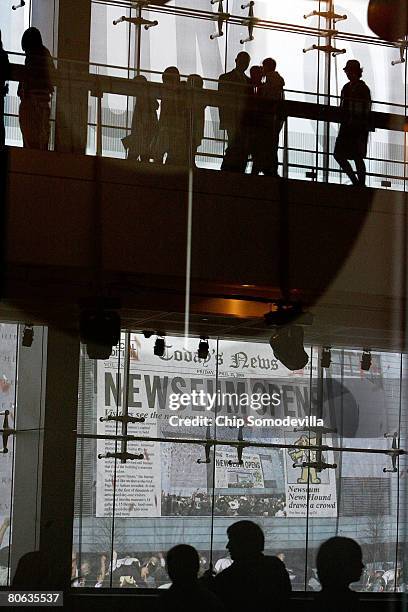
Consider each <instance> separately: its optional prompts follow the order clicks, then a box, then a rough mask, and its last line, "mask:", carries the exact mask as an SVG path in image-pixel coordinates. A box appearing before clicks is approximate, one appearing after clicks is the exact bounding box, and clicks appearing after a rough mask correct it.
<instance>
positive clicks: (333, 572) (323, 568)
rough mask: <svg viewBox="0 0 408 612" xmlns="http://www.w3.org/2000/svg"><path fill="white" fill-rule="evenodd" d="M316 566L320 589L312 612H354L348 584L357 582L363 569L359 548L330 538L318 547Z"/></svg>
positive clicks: (352, 593)
mask: <svg viewBox="0 0 408 612" xmlns="http://www.w3.org/2000/svg"><path fill="white" fill-rule="evenodd" d="M316 566H317V575H318V577H319V580H320V584H321V585H322V590H321V591H320V592H319V593H317V594H316V597H315V604H316V605H315V609H316V610H317V611H318V612H326V610H329V609H330V611H331V612H344V611H345V610H347V612H357V610H358V609H359V600H358V594H357V593H356V592H355V591H351V590H350V588H349V585H350V583H352V582H357V581H358V580H359V579H360V576H361V572H362V570H363V568H364V564H363V560H362V551H361V547H360V545H359V544H358V543H357V542H356V541H355V540H352V539H351V538H343V537H339V536H337V537H334V538H330V539H329V540H327V541H326V542H323V544H322V545H321V546H320V548H319V551H318V553H317V558H316Z"/></svg>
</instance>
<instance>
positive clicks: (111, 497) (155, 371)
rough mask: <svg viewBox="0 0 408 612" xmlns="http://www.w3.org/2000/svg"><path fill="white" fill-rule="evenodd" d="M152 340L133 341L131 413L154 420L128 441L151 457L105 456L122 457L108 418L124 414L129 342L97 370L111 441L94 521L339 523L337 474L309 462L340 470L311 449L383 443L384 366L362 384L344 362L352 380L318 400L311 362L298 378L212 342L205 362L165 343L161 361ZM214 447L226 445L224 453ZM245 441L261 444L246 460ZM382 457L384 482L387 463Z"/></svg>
mask: <svg viewBox="0 0 408 612" xmlns="http://www.w3.org/2000/svg"><path fill="white" fill-rule="evenodd" d="M154 341H155V338H145V337H144V336H143V335H142V334H132V335H131V351H130V369H129V381H128V387H129V393H128V410H129V415H131V416H136V417H142V418H144V419H145V421H144V423H130V424H129V425H128V434H129V435H134V436H138V437H142V438H146V440H141V441H137V442H136V441H130V442H128V444H127V452H128V453H132V454H137V455H139V454H140V455H143V459H138V460H130V461H127V462H126V463H124V462H121V461H120V460H119V459H117V460H115V459H112V458H104V457H103V456H104V455H106V453H112V452H121V450H123V448H122V443H121V441H120V440H119V441H115V439H114V435H115V434H120V433H121V427H122V425H121V424H118V423H116V422H114V421H101V420H100V419H101V417H103V418H106V417H108V416H109V415H120V414H122V404H123V384H124V370H123V367H124V366H123V364H124V343H123V342H122V343H121V346H120V347H118V348H117V349H116V350H115V351H114V354H113V355H112V357H111V358H110V359H109V360H107V361H99V362H97V402H96V403H97V416H98V430H97V433H98V434H99V435H101V436H105V435H109V436H112V439H108V440H104V439H99V440H98V449H97V450H98V455H100V456H102V458H100V459H98V463H97V479H96V516H98V517H110V516H112V514H113V511H114V514H115V516H116V517H145V518H147V517H160V516H169V515H179V514H180V515H183V514H188V515H201V516H202V515H209V514H211V509H212V507H214V513H215V514H216V515H219V516H222V515H226V516H231V515H232V516H234V515H245V514H248V515H249V514H251V513H256V512H259V509H260V508H261V510H262V514H263V515H264V516H276V517H305V516H306V515H307V513H309V516H312V517H336V516H337V512H338V507H337V496H336V469H335V468H328V469H323V470H319V467H318V465H317V466H315V467H313V466H312V467H311V466H310V465H309V466H305V465H304V464H305V463H306V464H307V463H309V464H313V463H316V461H318V460H320V462H322V463H324V464H329V465H334V464H335V457H334V453H333V452H332V451H324V452H323V453H321V455H320V457H319V456H318V454H317V452H316V451H315V450H308V449H307V446H312V447H313V446H314V445H316V444H317V443H318V437H317V436H318V435H321V443H322V444H323V445H325V446H336V441H337V443H338V442H339V440H340V439H341V440H342V441H343V443H344V444H347V445H349V446H360V445H361V444H362V443H363V444H364V445H367V443H368V444H369V442H368V440H367V439H369V438H375V439H376V445H377V444H378V439H380V438H382V439H383V438H384V432H385V431H386V430H387V427H388V426H387V418H388V417H387V410H386V404H387V402H386V393H385V390H384V385H383V383H382V372H381V371H380V370H378V368H377V370H376V366H375V364H373V368H372V370H373V372H372V375H371V376H370V377H365V378H362V377H361V375H357V376H356V375H355V372H353V367H352V364H351V362H350V367H349V369H348V368H347V364H343V366H342V367H343V372H346V375H347V374H348V376H346V377H343V379H342V382H341V383H340V382H339V381H338V380H336V379H335V378H333V379H328V380H327V381H325V385H324V389H323V392H322V391H320V392H319V386H318V384H317V382H316V380H315V376H316V371H315V368H316V366H315V363H314V362H313V361H312V360H311V362H309V365H308V366H307V367H306V368H305V370H304V371H302V372H290V371H289V370H287V369H286V368H285V367H284V366H283V365H282V364H281V363H279V362H278V361H277V360H276V359H275V358H274V356H273V353H272V351H271V349H270V347H269V346H268V345H267V344H261V343H238V342H232V341H223V342H222V343H219V345H217V343H216V342H215V341H213V342H212V341H210V342H209V354H208V357H207V358H206V359H199V358H198V355H197V348H198V342H197V341H193V340H190V341H189V343H188V345H186V341H185V340H184V339H183V338H178V337H167V338H166V340H165V342H166V349H165V353H164V355H163V357H158V356H155V355H154V351H153V347H154ZM310 363H312V365H310ZM319 393H320V395H319ZM322 393H323V395H322ZM262 395H265V396H268V397H269V398H270V403H269V405H264V404H262V401H261V400H260V397H261V396H262ZM254 398H255V399H254ZM272 398H273V400H272ZM375 417H378V418H375ZM251 419H252V420H251ZM322 425H323V426H324V429H323V430H322V429H321V427H322ZM319 427H320V428H319ZM322 431H323V433H320V434H319V432H322ZM158 438H160V439H162V440H166V439H169V440H173V441H169V442H165V441H160V442H159V441H156V440H157V439H158ZM152 439H153V440H152ZM207 439H208V440H214V439H216V440H218V441H223V442H224V443H223V444H222V445H217V446H216V449H215V455H214V446H211V445H207V447H206V440H207ZM240 439H241V440H244V441H249V442H251V443H255V444H256V446H251V447H250V448H248V447H245V445H244V447H243V451H242V458H241V461H240V460H239V457H238V450H237V446H238V444H237V443H238V442H239V440H240ZM176 440H177V441H176ZM189 440H195V441H197V440H199V441H202V444H189V443H188V441H189ZM181 441H184V443H180V442H181ZM228 442H231V445H229V444H228ZM384 443H385V444H386V442H384ZM262 444H265V446H262ZM268 445H269V446H268ZM271 445H276V447H273V446H271ZM281 446H282V447H281ZM280 447H281V448H280ZM305 447H306V448H305ZM214 459H215V466H214V464H213V462H214ZM373 460H374V462H377V463H378V470H377V469H376V470H374V471H375V475H376V476H379V477H381V475H382V467H383V466H382V464H383V463H384V458H383V457H381V456H380V457H378V458H377V457H374V459H373ZM380 463H381V466H380ZM345 469H347V468H345ZM114 485H116V486H114ZM213 489H214V490H213Z"/></svg>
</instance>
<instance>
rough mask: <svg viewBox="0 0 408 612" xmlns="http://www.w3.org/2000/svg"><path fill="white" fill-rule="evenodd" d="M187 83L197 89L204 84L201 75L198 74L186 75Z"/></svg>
mask: <svg viewBox="0 0 408 612" xmlns="http://www.w3.org/2000/svg"><path fill="white" fill-rule="evenodd" d="M187 85H188V86H189V87H196V88H197V89H202V88H203V86H204V81H203V77H201V76H200V75H199V74H190V75H189V76H188V77H187Z"/></svg>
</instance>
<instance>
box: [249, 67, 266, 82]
mask: <svg viewBox="0 0 408 612" xmlns="http://www.w3.org/2000/svg"><path fill="white" fill-rule="evenodd" d="M249 74H250V75H251V84H252V85H253V86H254V87H258V86H259V85H260V84H261V82H262V76H263V72H262V66H251V70H250V71H249Z"/></svg>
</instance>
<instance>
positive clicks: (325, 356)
mask: <svg viewBox="0 0 408 612" xmlns="http://www.w3.org/2000/svg"><path fill="white" fill-rule="evenodd" d="M331 361H332V358H331V348H330V347H329V346H324V347H323V349H322V358H321V360H320V363H321V365H322V368H330V366H331Z"/></svg>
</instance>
